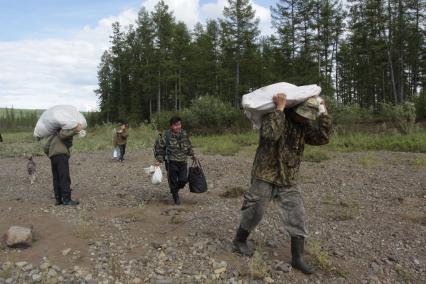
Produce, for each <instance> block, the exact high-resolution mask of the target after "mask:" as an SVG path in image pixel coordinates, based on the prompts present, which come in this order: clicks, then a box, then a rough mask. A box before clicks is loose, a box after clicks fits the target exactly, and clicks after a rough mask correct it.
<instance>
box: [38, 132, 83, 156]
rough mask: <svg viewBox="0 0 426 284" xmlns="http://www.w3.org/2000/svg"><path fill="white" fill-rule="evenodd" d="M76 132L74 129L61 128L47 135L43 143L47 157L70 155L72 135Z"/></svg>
mask: <svg viewBox="0 0 426 284" xmlns="http://www.w3.org/2000/svg"><path fill="white" fill-rule="evenodd" d="M77 134H78V132H76V131H75V130H74V129H61V130H60V131H59V132H58V133H57V134H55V135H51V136H49V137H48V138H47V142H46V145H45V152H46V154H47V155H48V156H49V158H51V157H53V156H56V155H61V154H65V155H67V156H70V148H71V147H72V142H73V137H74V135H77ZM46 150H47V151H46Z"/></svg>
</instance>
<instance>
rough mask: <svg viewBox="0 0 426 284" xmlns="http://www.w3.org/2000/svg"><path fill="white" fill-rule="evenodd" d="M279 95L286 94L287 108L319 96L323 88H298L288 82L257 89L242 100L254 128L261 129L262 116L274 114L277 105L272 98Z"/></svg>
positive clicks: (311, 86)
mask: <svg viewBox="0 0 426 284" xmlns="http://www.w3.org/2000/svg"><path fill="white" fill-rule="evenodd" d="M277 93H285V94H286V98H287V101H286V108H290V107H293V106H295V105H298V104H300V103H302V102H304V101H306V99H308V98H310V97H313V96H318V95H319V94H320V93H321V87H320V86H318V85H305V86H299V87H298V86H296V85H293V84H290V83H286V82H280V83H276V84H272V85H268V86H265V87H262V88H260V89H257V90H255V91H253V92H251V93H248V94H245V95H244V96H243V98H242V103H241V105H242V107H243V109H244V113H245V114H246V116H247V117H248V118H249V119H250V120H251V121H252V123H253V127H254V128H260V125H261V123H262V121H261V120H262V116H263V115H264V114H266V113H270V112H273V111H274V109H275V104H274V102H273V101H272V97H273V96H274V95H276V94H277Z"/></svg>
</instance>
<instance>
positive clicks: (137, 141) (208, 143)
mask: <svg viewBox="0 0 426 284" xmlns="http://www.w3.org/2000/svg"><path fill="white" fill-rule="evenodd" d="M112 129H113V125H112V124H105V125H101V126H96V127H90V128H89V129H88V130H87V136H86V137H85V138H83V139H80V138H78V137H76V138H75V140H74V147H73V151H74V152H83V153H86V152H94V151H98V150H111V149H112ZM3 131H4V130H3ZM129 133H130V136H129V142H128V147H129V148H130V149H136V150H137V149H151V148H152V146H153V144H154V140H155V138H156V137H157V132H156V131H155V130H154V129H153V128H152V126H150V125H142V126H139V127H134V128H130V131H129ZM258 135H259V134H258V133H257V132H255V131H250V132H248V133H243V134H224V135H209V136H191V137H190V138H191V141H192V143H193V145H194V148H195V151H196V153H205V154H219V155H224V156H233V155H236V154H237V153H239V152H242V153H247V154H253V153H254V152H255V149H256V147H257V144H258V140H259V137H258ZM2 136H3V140H4V142H3V143H0V157H13V156H22V155H24V154H27V155H28V154H33V155H43V152H42V145H43V144H44V140H42V141H40V142H37V141H36V140H35V139H34V138H33V137H32V132H30V131H27V132H12V131H10V130H8V131H4V132H2ZM376 150H387V151H397V152H398V151H400V152H420V153H426V130H417V131H415V132H412V133H410V134H407V135H402V134H395V133H388V134H368V133H359V132H357V133H349V134H338V133H335V134H333V135H332V136H331V139H330V143H329V144H328V145H324V146H320V147H317V146H309V145H307V146H306V147H305V153H304V160H305V161H311V162H320V161H324V160H327V159H330V152H332V151H338V152H353V151H376ZM373 160H374V159H373V158H371V159H370V157H366V158H361V160H360V161H359V162H360V163H361V164H366V165H367V166H369V165H374V161H373ZM376 162H378V163H380V161H376ZM414 163H415V165H416V166H419V167H424V166H425V165H426V159H424V158H422V159H418V160H416V161H415V162H414Z"/></svg>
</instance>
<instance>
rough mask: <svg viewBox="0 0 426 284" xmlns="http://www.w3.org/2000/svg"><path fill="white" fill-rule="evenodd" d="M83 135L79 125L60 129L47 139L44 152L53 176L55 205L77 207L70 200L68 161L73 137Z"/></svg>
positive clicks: (77, 202) (75, 201) (76, 202)
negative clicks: (48, 159)
mask: <svg viewBox="0 0 426 284" xmlns="http://www.w3.org/2000/svg"><path fill="white" fill-rule="evenodd" d="M80 132H81V135H82V136H83V135H84V130H82V126H81V124H80V123H78V124H77V126H76V127H75V128H73V129H61V130H59V131H58V132H57V133H55V134H53V135H51V136H49V137H48V138H47V142H46V145H45V146H44V152H45V153H46V155H47V156H48V157H49V158H50V162H51V166H52V176H53V191H54V193H55V199H56V203H55V204H56V205H78V204H79V201H78V200H72V199H71V178H70V169H69V163H68V160H69V158H70V148H71V147H72V143H73V138H74V136H75V135H77V134H80Z"/></svg>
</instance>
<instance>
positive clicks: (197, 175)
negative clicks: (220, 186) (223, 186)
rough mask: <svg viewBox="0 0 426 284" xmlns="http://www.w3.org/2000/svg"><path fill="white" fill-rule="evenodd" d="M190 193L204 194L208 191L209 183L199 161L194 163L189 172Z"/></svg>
mask: <svg viewBox="0 0 426 284" xmlns="http://www.w3.org/2000/svg"><path fill="white" fill-rule="evenodd" d="M188 183H189V191H190V192H193V193H203V192H206V191H207V181H206V177H205V176H204V172H203V169H202V168H201V164H200V161H199V160H196V161H193V162H192V165H191V166H190V167H189V171H188Z"/></svg>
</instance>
